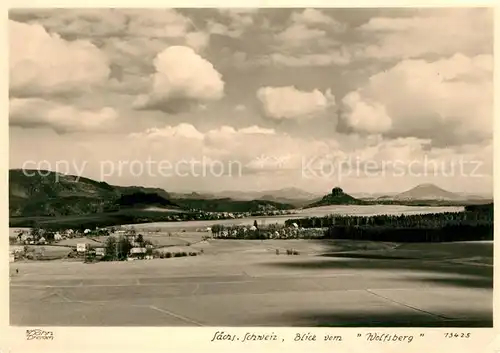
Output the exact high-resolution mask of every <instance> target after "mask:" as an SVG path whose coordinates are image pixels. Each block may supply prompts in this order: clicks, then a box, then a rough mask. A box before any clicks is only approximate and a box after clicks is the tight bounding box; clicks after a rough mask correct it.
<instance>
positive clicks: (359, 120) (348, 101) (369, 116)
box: [342, 92, 392, 133]
mask: <svg viewBox="0 0 500 353" xmlns="http://www.w3.org/2000/svg"><path fill="white" fill-rule="evenodd" d="M342 103H344V104H345V105H346V106H347V108H348V109H349V112H350V114H349V120H348V121H349V125H350V127H352V128H354V129H355V130H357V131H366V132H369V133H383V132H387V131H389V130H390V128H391V125H392V121H391V118H390V117H389V116H388V115H387V112H386V110H385V107H384V105H382V104H380V103H378V102H370V101H363V100H362V99H361V96H360V95H359V93H358V92H351V93H349V94H348V95H346V96H345V97H344V98H343V99H342Z"/></svg>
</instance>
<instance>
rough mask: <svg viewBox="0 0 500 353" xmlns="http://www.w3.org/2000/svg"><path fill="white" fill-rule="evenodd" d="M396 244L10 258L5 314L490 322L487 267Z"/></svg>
mask: <svg viewBox="0 0 500 353" xmlns="http://www.w3.org/2000/svg"><path fill="white" fill-rule="evenodd" d="M226 242H227V241H226ZM228 244H229V243H228ZM403 250H404V251H406V252H404V253H402V254H403V255H404V256H400V257H398V256H395V254H398V253H397V251H396V252H394V251H393V252H387V251H383V252H382V253H379V254H378V255H377V252H376V251H371V252H370V251H356V252H334V253H325V252H323V253H322V254H318V253H307V252H305V253H301V254H300V255H297V256H287V255H283V254H281V255H276V253H275V250H274V249H273V247H272V246H270V244H268V243H265V242H264V243H260V244H259V243H257V242H254V243H252V245H251V246H248V247H242V246H239V247H235V250H234V251H233V252H229V251H227V252H221V253H217V254H216V253H210V252H208V253H207V254H205V255H203V256H198V257H187V258H172V259H158V260H150V261H134V262H125V263H97V264H83V263H76V262H61V261H60V262H38V263H34V262H32V263H15V264H12V265H11V271H12V269H13V268H14V267H13V266H15V268H18V269H19V274H13V275H12V277H11V282H10V320H11V324H12V325H23V326H24V325H29V326H42V325H50V326H52V325H54V326H436V327H437V326H445V327H446V326H467V327H473V326H476V327H477V326H482V327H484V326H491V325H492V298H493V290H492V283H493V278H492V276H493V268H492V266H488V265H484V264H476V263H466V262H463V263H458V262H456V261H454V260H456V259H450V258H433V257H432V256H430V257H427V258H426V259H415V258H409V257H407V256H406V255H405V254H407V253H408V251H409V250H408V249H403ZM413 254H414V253H413ZM386 255H387V256H386Z"/></svg>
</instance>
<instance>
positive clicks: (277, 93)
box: [257, 86, 335, 120]
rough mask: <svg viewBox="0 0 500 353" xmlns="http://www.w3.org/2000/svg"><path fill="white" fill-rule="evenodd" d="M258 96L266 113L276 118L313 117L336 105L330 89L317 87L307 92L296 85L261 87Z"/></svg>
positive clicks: (298, 118) (297, 118) (299, 118)
mask: <svg viewBox="0 0 500 353" xmlns="http://www.w3.org/2000/svg"><path fill="white" fill-rule="evenodd" d="M257 98H258V99H259V101H260V102H261V104H262V108H263V112H264V115H265V116H267V117H269V118H271V119H276V120H282V119H296V120H301V119H309V118H313V117H315V116H317V115H318V114H321V113H324V112H325V111H326V110H327V109H328V108H329V107H331V106H333V105H335V97H334V96H333V95H332V93H331V91H330V90H327V91H326V92H325V93H322V92H321V91H319V90H317V89H315V90H313V91H311V92H307V91H300V90H298V89H297V88H295V87H294V86H288V87H261V88H259V89H258V91H257Z"/></svg>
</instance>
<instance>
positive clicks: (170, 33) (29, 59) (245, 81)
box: [9, 8, 493, 193]
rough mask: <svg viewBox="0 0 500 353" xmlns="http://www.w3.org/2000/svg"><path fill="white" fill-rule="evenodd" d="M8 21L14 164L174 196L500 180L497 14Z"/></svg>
mask: <svg viewBox="0 0 500 353" xmlns="http://www.w3.org/2000/svg"><path fill="white" fill-rule="evenodd" d="M9 18H10V23H9V37H10V44H9V45H10V53H9V69H10V79H9V82H10V117H9V122H10V167H11V168H21V167H23V166H24V167H28V168H33V167H38V166H39V167H41V168H42V169H52V170H56V169H58V170H59V171H61V172H65V171H68V172H70V173H72V174H75V173H77V172H80V171H82V174H83V175H84V176H87V177H91V178H95V179H99V180H106V181H107V182H109V183H114V184H122V185H131V184H134V185H154V186H159V187H163V188H165V189H167V190H171V191H173V190H191V191H192V190H196V191H207V190H211V191H220V190H259V189H280V188H284V187H291V186H295V187H299V188H302V189H304V190H308V191H313V192H323V191H327V190H329V189H331V188H332V187H333V186H335V185H339V186H341V187H343V188H344V189H346V190H347V191H349V192H389V191H403V190H405V189H408V188H410V187H413V186H415V185H417V184H420V183H428V182H432V183H435V184H437V185H439V186H441V187H444V188H446V189H449V190H452V191H464V192H471V193H489V192H491V190H492V170H493V169H492V153H493V146H492V134H493V128H492V123H493V119H492V102H493V86H492V85H493V84H492V71H493V12H492V11H491V10H488V9H465V8H462V9H458V8H457V9H451V8H447V9H404V10H403V9H323V8H322V9H259V10H257V9H176V10H172V9H165V10H160V9H157V10H139V9H127V10H125V9H123V10H119V9H98V10H91V9H85V10H77V9H66V10H62V9H61V10H55V9H51V10H26V9H23V10H11V11H10V14H9ZM148 161H149V162H148ZM65 168H66V169H68V168H69V169H70V170H65Z"/></svg>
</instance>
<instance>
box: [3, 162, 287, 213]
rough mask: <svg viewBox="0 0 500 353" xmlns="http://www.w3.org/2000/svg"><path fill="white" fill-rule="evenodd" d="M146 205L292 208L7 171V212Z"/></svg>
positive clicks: (224, 209) (215, 208) (110, 209)
mask: <svg viewBox="0 0 500 353" xmlns="http://www.w3.org/2000/svg"><path fill="white" fill-rule="evenodd" d="M26 172H27V173H26ZM28 173H29V175H31V176H29V175H28ZM42 174H43V176H42ZM152 206H154V207H155V208H165V209H170V210H176V211H180V210H184V211H187V212H188V211H191V210H193V209H195V210H200V211H213V212H255V211H262V210H286V209H292V208H295V207H296V206H294V205H292V204H288V203H282V202H276V201H273V200H232V199H230V198H220V197H217V196H216V195H213V196H212V195H210V196H209V197H207V195H202V194H196V193H191V194H187V195H185V194H175V193H169V192H167V191H165V190H163V189H160V188H149V187H141V186H115V185H110V184H108V183H106V182H99V181H95V180H92V179H89V178H83V177H80V178H78V177H76V176H73V175H65V174H59V173H55V172H50V171H24V172H23V171H22V170H19V169H18V170H16V169H13V170H10V171H9V215H10V217H40V216H43V217H47V216H48V217H50V216H72V215H85V214H98V213H103V212H116V211H119V210H123V209H130V208H136V209H145V208H150V207H152Z"/></svg>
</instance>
